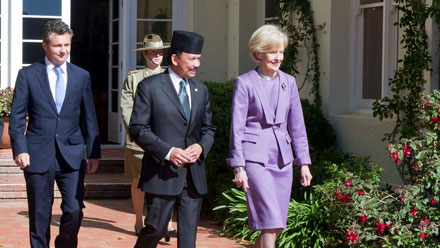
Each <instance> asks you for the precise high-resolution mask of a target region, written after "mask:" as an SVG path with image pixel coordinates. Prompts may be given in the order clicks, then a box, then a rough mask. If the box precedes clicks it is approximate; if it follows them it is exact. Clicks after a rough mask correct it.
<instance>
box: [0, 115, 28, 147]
mask: <svg viewBox="0 0 440 248" xmlns="http://www.w3.org/2000/svg"><path fill="white" fill-rule="evenodd" d="M2 118H3V133H2V143H1V144H0V149H11V138H10V137H9V116H8V117H2ZM28 123H29V117H28V116H26V129H27V125H28ZM24 133H25V134H26V131H24Z"/></svg>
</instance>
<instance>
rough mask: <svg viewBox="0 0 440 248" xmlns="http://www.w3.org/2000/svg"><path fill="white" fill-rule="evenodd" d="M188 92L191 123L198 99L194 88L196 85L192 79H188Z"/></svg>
mask: <svg viewBox="0 0 440 248" xmlns="http://www.w3.org/2000/svg"><path fill="white" fill-rule="evenodd" d="M188 82H189V90H190V91H191V122H192V120H194V118H195V117H196V113H197V107H198V105H199V104H197V103H198V102H199V101H198V99H199V97H200V92H199V89H198V88H197V87H196V83H195V82H194V80H193V79H191V78H190V79H189V80H188Z"/></svg>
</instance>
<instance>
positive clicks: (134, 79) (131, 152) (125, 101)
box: [121, 67, 165, 177]
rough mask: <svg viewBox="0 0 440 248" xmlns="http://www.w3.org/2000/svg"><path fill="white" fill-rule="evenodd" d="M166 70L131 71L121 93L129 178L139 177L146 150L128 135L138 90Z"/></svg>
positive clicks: (126, 166) (126, 164) (126, 163)
mask: <svg viewBox="0 0 440 248" xmlns="http://www.w3.org/2000/svg"><path fill="white" fill-rule="evenodd" d="M164 70H165V69H163V68H162V67H158V68H156V69H155V70H151V69H150V68H148V67H145V68H143V69H139V70H135V71H131V72H129V73H128V76H127V78H126V79H125V81H124V85H123V86H122V91H121V114H122V120H123V122H124V126H125V132H126V134H127V135H126V137H125V175H126V176H129V177H139V175H140V174H141V169H142V157H143V156H144V150H143V149H142V148H140V147H139V146H138V145H136V143H134V142H133V139H131V137H130V135H129V134H128V125H129V124H130V117H131V112H132V110H133V103H134V97H135V94H136V88H137V86H138V84H139V82H140V81H142V79H144V78H146V77H148V76H151V75H154V74H158V73H161V72H163V71H164Z"/></svg>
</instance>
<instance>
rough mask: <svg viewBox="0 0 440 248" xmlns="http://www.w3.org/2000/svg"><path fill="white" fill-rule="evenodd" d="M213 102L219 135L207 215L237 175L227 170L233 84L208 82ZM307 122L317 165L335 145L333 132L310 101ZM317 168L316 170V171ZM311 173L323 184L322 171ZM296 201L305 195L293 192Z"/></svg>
mask: <svg viewBox="0 0 440 248" xmlns="http://www.w3.org/2000/svg"><path fill="white" fill-rule="evenodd" d="M205 84H206V86H207V87H208V89H209V93H210V98H211V108H212V112H213V123H214V126H215V127H216V129H217V131H216V134H215V141H214V145H213V147H212V149H211V151H210V153H209V155H208V158H207V159H206V171H207V173H206V174H207V180H208V194H207V195H206V196H205V201H204V209H203V210H204V213H210V211H211V209H212V207H213V206H214V205H216V200H217V199H219V198H221V195H222V192H224V191H225V190H227V189H229V188H230V187H233V186H234V183H233V179H234V174H233V172H232V169H231V168H229V167H228V165H227V164H226V161H225V159H226V158H228V157H229V136H230V123H231V115H232V113H231V112H232V94H233V83H232V82H224V83H217V82H206V83H205ZM301 102H302V107H303V112H304V120H305V123H306V129H307V135H308V139H309V145H310V151H311V156H312V163H318V161H319V156H320V154H321V153H322V152H323V151H324V150H326V149H327V148H329V147H332V146H334V144H335V139H336V138H335V134H334V131H333V128H332V127H331V125H330V124H329V122H328V121H327V119H326V118H325V117H324V115H323V114H322V111H321V109H319V108H317V107H316V106H315V105H313V104H311V103H310V102H309V101H308V100H304V99H302V100H301ZM315 168H316V169H315ZM311 169H312V173H314V172H315V175H314V179H313V180H314V181H321V179H320V178H319V175H320V173H319V168H318V167H316V166H314V165H312V167H311ZM297 170H298V168H295V172H296V173H295V178H294V184H293V187H294V188H301V187H300V186H299V177H298V175H299V172H298V171H297ZM292 196H293V197H294V198H295V199H302V196H303V193H302V192H300V191H298V190H294V191H293V195H292Z"/></svg>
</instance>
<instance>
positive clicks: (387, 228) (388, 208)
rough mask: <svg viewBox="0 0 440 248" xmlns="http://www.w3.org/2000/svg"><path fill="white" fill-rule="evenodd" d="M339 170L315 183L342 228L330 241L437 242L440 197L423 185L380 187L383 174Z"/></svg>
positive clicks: (363, 244) (433, 244)
mask: <svg viewBox="0 0 440 248" xmlns="http://www.w3.org/2000/svg"><path fill="white" fill-rule="evenodd" d="M334 169H335V170H337V169H340V168H339V167H338V166H335V167H334ZM334 175H339V176H338V177H337V178H334V179H333V180H329V181H328V182H326V183H325V184H323V185H319V186H316V189H317V191H318V192H320V193H321V197H322V199H324V200H323V202H322V205H324V206H326V207H327V208H328V212H329V213H331V218H332V219H333V220H334V226H333V228H334V230H337V231H335V233H334V236H333V237H332V239H329V242H330V241H333V242H332V243H329V242H328V243H327V246H328V247H438V242H439V240H438V237H436V236H437V235H438V228H439V227H438V223H439V222H438V221H439V214H438V213H437V212H438V209H436V207H435V204H436V202H434V204H433V202H432V201H430V200H429V199H428V198H427V197H425V196H424V195H423V194H421V193H422V192H421V187H420V186H419V185H409V186H406V187H402V188H399V189H396V190H395V191H391V190H386V189H382V188H381V187H380V180H379V176H372V177H369V178H365V179H362V178H360V177H359V175H356V174H353V173H351V172H344V173H342V174H341V173H339V174H338V173H337V172H335V173H334Z"/></svg>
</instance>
